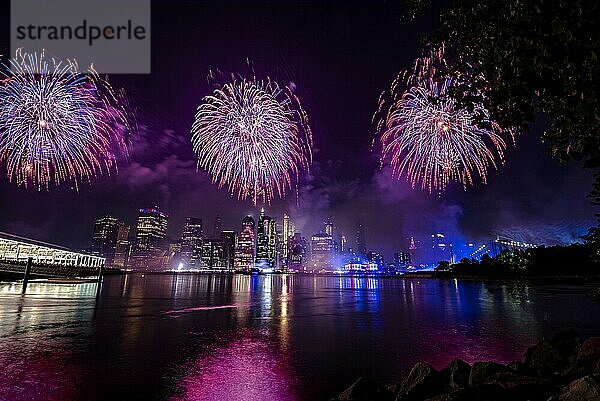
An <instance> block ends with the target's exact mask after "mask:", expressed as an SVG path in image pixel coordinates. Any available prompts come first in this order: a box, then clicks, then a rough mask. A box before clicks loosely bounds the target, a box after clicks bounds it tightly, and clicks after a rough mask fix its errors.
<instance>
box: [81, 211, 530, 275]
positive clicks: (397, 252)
mask: <svg viewBox="0 0 600 401" xmlns="http://www.w3.org/2000/svg"><path fill="white" fill-rule="evenodd" d="M204 221H205V220H204V219H203V218H201V217H197V216H189V217H187V218H186V219H185V224H184V225H183V227H178V229H179V234H178V235H175V236H169V235H167V228H168V227H171V232H173V231H174V230H175V229H174V228H172V225H173V224H169V214H168V213H167V212H166V211H164V210H162V209H161V208H159V207H158V206H154V207H151V208H142V209H139V212H138V217H137V222H136V224H132V225H130V224H129V223H128V222H127V221H124V220H122V219H121V218H119V217H116V216H111V215H102V216H99V217H98V218H97V219H96V220H95V223H94V225H93V233H92V235H91V242H90V246H89V247H87V248H85V249H82V250H81V251H83V252H86V251H89V252H90V253H91V254H93V255H98V256H102V257H104V258H106V261H105V264H106V266H108V267H111V268H117V269H122V270H123V269H124V270H133V271H158V270H161V271H164V270H215V271H246V272H250V271H254V270H255V269H257V270H258V271H299V272H335V271H338V272H340V271H344V270H351V271H360V270H373V271H377V272H380V273H393V272H399V271H407V269H408V270H411V269H417V270H419V269H432V268H434V267H436V266H437V265H438V263H439V262H442V261H446V262H450V263H455V262H457V261H458V260H460V259H462V258H467V259H480V258H481V257H482V256H483V255H485V254H487V255H488V256H495V255H497V254H498V253H499V251H500V250H502V249H506V248H518V249H526V248H528V247H532V246H538V245H541V244H528V243H521V242H519V241H517V240H515V239H512V238H507V237H500V236H497V237H496V238H488V239H486V241H484V242H480V243H476V242H475V241H466V242H465V241H464V240H463V239H460V238H452V237H451V236H448V235H446V234H444V233H442V232H434V233H431V234H430V236H429V235H428V236H427V237H419V236H416V235H412V234H411V233H398V236H397V237H396V238H394V239H391V240H390V241H388V242H393V243H395V244H397V246H396V247H395V249H394V252H393V253H392V254H386V253H385V252H383V251H381V247H380V245H379V244H377V243H369V242H368V240H367V239H368V234H367V231H366V229H365V226H364V225H363V224H362V222H360V221H356V222H354V225H353V226H352V227H342V228H340V227H338V225H337V224H336V220H335V218H334V217H333V216H328V217H327V218H326V219H324V220H323V221H322V222H321V223H320V225H319V229H318V230H317V231H316V232H301V231H299V230H296V229H295V227H296V226H295V224H294V219H293V216H290V214H289V213H288V212H287V211H284V212H283V214H282V215H281V216H275V215H273V216H272V215H269V214H267V211H265V208H264V207H261V208H260V211H259V212H258V216H257V219H254V216H253V215H252V214H247V215H245V216H244V217H243V218H242V219H241V220H240V221H239V223H240V224H239V225H238V226H237V227H235V226H234V227H229V226H226V225H223V222H222V219H221V216H220V215H219V214H218V213H217V214H216V215H215V219H214V223H213V225H212V228H211V227H210V226H207V225H206V224H205V223H203V222H204ZM132 227H134V229H132ZM348 237H350V238H352V239H351V240H350V241H348ZM429 237H430V239H429Z"/></svg>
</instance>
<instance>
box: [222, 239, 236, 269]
mask: <svg viewBox="0 0 600 401" xmlns="http://www.w3.org/2000/svg"><path fill="white" fill-rule="evenodd" d="M221 240H222V241H223V251H224V255H223V258H224V260H225V268H226V269H227V270H233V265H234V260H235V240H236V235H235V231H233V230H223V231H221Z"/></svg>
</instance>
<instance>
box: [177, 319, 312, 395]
mask: <svg viewBox="0 0 600 401" xmlns="http://www.w3.org/2000/svg"><path fill="white" fill-rule="evenodd" d="M263 336H264V335H262V334H261V333H260V332H257V331H255V330H242V332H241V333H240V335H239V336H237V338H236V339H235V340H233V341H231V342H229V343H228V344H227V345H225V346H223V347H218V348H217V349H215V350H213V351H212V352H210V353H209V355H203V356H202V357H201V358H198V359H196V360H194V361H192V362H189V363H187V364H186V365H185V367H184V370H185V371H186V372H187V373H186V376H185V377H184V378H183V379H182V380H181V382H180V385H179V388H178V389H177V390H176V392H177V393H178V394H177V395H174V396H172V397H171V398H170V399H171V400H172V401H175V400H186V401H221V400H224V399H230V400H248V401H293V400H299V399H300V398H299V397H298V396H297V395H296V394H295V392H294V381H293V378H292V375H291V374H290V371H289V367H288V365H287V361H286V360H285V357H284V356H283V355H282V354H281V353H279V352H277V351H276V350H275V349H273V347H272V343H271V341H270V339H268V338H263Z"/></svg>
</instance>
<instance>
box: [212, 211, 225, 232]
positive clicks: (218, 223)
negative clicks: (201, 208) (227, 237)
mask: <svg viewBox="0 0 600 401" xmlns="http://www.w3.org/2000/svg"><path fill="white" fill-rule="evenodd" d="M222 232H223V221H222V220H221V216H220V215H218V214H217V216H216V217H215V224H214V225H213V234H212V237H213V238H219V237H220V236H221V233H222Z"/></svg>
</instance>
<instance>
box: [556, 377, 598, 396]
mask: <svg viewBox="0 0 600 401" xmlns="http://www.w3.org/2000/svg"><path fill="white" fill-rule="evenodd" d="M558 400H559V401H600V383H599V382H598V381H597V380H595V379H594V378H593V377H592V376H585V377H582V378H581V379H577V380H574V381H572V382H571V383H569V384H568V385H566V386H565V388H563V389H562V391H561V392H560V395H559V396H558Z"/></svg>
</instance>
